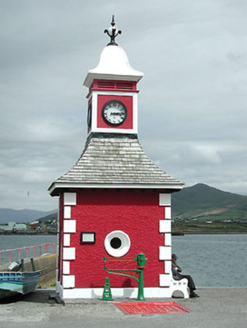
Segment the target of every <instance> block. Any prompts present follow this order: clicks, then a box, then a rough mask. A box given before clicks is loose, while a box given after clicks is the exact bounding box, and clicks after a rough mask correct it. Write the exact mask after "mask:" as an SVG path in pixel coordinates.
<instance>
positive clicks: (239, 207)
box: [172, 183, 247, 221]
mask: <svg viewBox="0 0 247 328" xmlns="http://www.w3.org/2000/svg"><path fill="white" fill-rule="evenodd" d="M172 217H173V219H176V218H180V219H191V218H197V219H198V220H213V221H214V220H247V196H241V195H237V194H233V193H230V192H225V191H221V190H219V189H216V188H213V187H210V186H208V185H205V184H202V183H199V184H196V185H194V186H192V187H188V188H184V189H183V190H181V191H180V192H178V193H174V194H173V195H172Z"/></svg>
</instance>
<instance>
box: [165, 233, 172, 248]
mask: <svg viewBox="0 0 247 328" xmlns="http://www.w3.org/2000/svg"><path fill="white" fill-rule="evenodd" d="M171 245H172V234H171V233H169V232H168V233H165V246H171Z"/></svg>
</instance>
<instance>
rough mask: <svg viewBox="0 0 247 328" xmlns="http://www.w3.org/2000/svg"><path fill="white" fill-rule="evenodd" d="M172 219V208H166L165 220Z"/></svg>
mask: <svg viewBox="0 0 247 328" xmlns="http://www.w3.org/2000/svg"><path fill="white" fill-rule="evenodd" d="M171 218H172V210H171V207H165V219H166V220H170V219H171Z"/></svg>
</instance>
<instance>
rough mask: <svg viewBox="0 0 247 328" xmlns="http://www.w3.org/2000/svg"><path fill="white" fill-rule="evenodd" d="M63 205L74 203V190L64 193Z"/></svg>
mask: <svg viewBox="0 0 247 328" xmlns="http://www.w3.org/2000/svg"><path fill="white" fill-rule="evenodd" d="M64 205H72V206H74V205H76V192H65V193H64Z"/></svg>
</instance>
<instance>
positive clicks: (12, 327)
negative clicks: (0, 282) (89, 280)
mask: <svg viewBox="0 0 247 328" xmlns="http://www.w3.org/2000/svg"><path fill="white" fill-rule="evenodd" d="M52 292H54V291H52V290H49V289H42V290H37V291H35V292H34V293H32V294H29V295H26V296H20V297H18V298H17V299H9V300H6V301H4V302H2V303H0V327H1V328H17V327H18V328H22V327H25V328H29V327H32V328H33V327H35V328H41V327H42V328H44V327H47V328H48V327H49V328H58V327H59V328H63V327H66V328H69V327H71V328H72V327H73V328H77V327H94V328H98V327H100V328H104V327H107V328H116V327H120V328H121V327H124V328H126V327H128V328H129V327H136V328H139V327H142V328H146V327H148V328H150V327H152V328H158V327H159V328H160V327H166V328H167V327H169V328H178V327H186V328H194V327H199V328H204V327H205V328H208V327H210V328H218V327H224V328H235V327H237V328H246V326H247V288H214V289H212V288H200V289H198V290H197V293H198V294H199V295H200V298H194V299H183V298H172V299H147V301H149V302H152V301H153V302H162V301H163V302H169V301H171V302H176V303H178V304H180V305H183V306H185V307H186V308H188V309H189V310H190V312H189V313H167V314H149V315H126V314H124V313H123V312H122V311H121V310H119V309H118V308H117V307H116V306H115V305H114V304H113V303H114V302H126V301H128V302H135V300H129V299H114V301H102V300H100V299H96V300H80V302H78V303H74V302H70V303H66V304H65V305H63V304H57V303H56V302H55V300H54V299H50V298H49V295H50V294H51V293H52Z"/></svg>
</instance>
